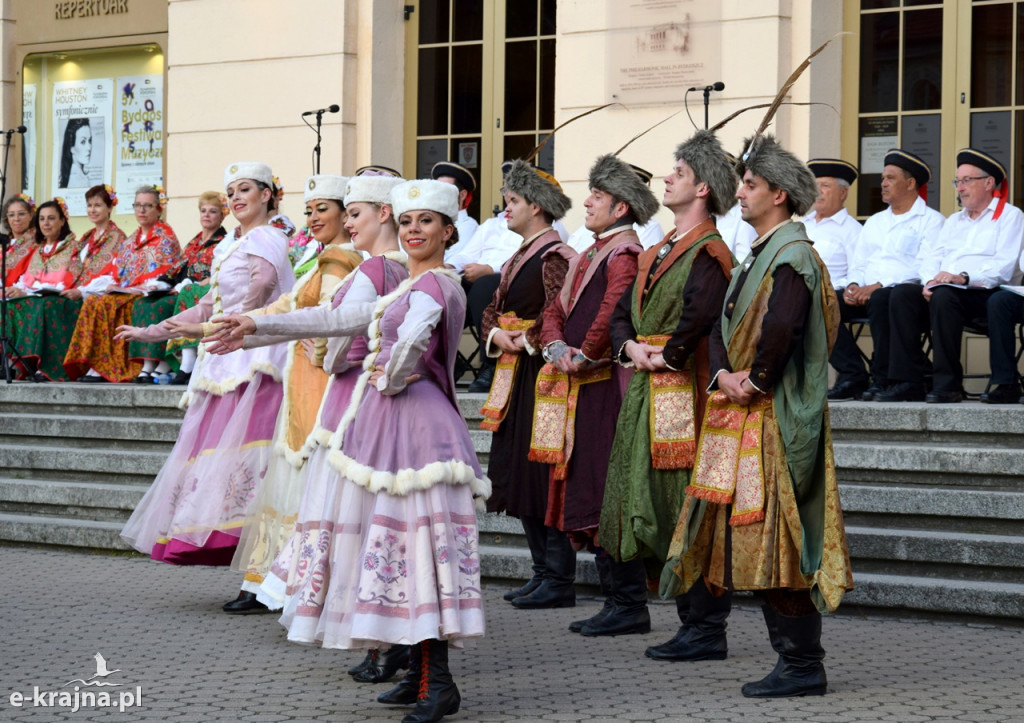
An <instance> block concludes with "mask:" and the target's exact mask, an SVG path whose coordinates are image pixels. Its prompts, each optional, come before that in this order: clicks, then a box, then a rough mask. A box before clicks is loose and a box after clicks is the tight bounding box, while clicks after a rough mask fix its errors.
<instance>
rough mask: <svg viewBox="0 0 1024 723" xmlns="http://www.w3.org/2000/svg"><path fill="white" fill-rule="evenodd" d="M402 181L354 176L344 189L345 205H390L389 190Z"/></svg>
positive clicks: (390, 178) (391, 177)
mask: <svg viewBox="0 0 1024 723" xmlns="http://www.w3.org/2000/svg"><path fill="white" fill-rule="evenodd" d="M403 180H404V179H401V178H395V177H394V176H354V177H352V178H350V179H348V185H347V186H346V187H345V205H346V206H347V205H349V204H350V203H382V204H387V205H390V204H391V189H392V188H394V187H395V186H397V185H398V184H399V183H401V182H402V181H403Z"/></svg>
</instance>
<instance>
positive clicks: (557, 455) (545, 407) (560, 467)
mask: <svg viewBox="0 0 1024 723" xmlns="http://www.w3.org/2000/svg"><path fill="white" fill-rule="evenodd" d="M611 378H612V368H611V366H608V365H605V366H600V367H597V368H596V369H588V370H587V371H582V372H579V373H577V374H573V375H572V376H571V377H570V376H569V375H567V374H563V373H562V372H560V371H558V367H556V366H555V365H554V364H553V363H552V362H548V363H547V364H545V365H544V366H543V367H541V369H540V373H539V374H538V375H537V399H536V403H535V406H534V409H533V433H532V435H531V438H530V453H529V455H528V458H529V459H530V460H531V461H533V462H544V463H546V464H551V465H554V466H555V479H556V480H564V479H565V478H566V477H567V476H568V473H569V459H570V458H571V457H572V449H573V445H574V442H575V438H576V404H577V402H578V401H579V395H580V387H582V386H583V385H584V384H592V383H593V382H603V381H607V380H609V379H611Z"/></svg>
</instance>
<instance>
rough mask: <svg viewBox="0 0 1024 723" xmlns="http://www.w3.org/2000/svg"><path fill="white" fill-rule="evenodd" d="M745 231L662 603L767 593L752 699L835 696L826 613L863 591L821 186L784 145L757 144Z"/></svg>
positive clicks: (744, 170)
mask: <svg viewBox="0 0 1024 723" xmlns="http://www.w3.org/2000/svg"><path fill="white" fill-rule="evenodd" d="M739 170H740V172H741V174H742V180H741V184H740V188H739V190H738V191H737V194H736V197H737V198H738V199H739V203H740V208H741V212H742V215H743V219H744V220H745V221H747V222H748V223H750V224H751V225H752V226H753V227H754V228H755V229H756V230H757V233H758V238H757V240H756V241H755V242H754V244H753V247H752V249H751V255H750V257H748V258H747V259H746V260H745V261H744V264H743V267H742V268H741V269H740V270H739V273H737V274H736V276H735V277H734V278H733V280H732V283H731V284H730V285H729V290H728V291H727V292H726V300H725V307H724V308H723V311H722V316H721V318H720V319H719V320H718V322H717V323H716V325H715V328H714V330H713V332H712V335H711V344H710V359H711V375H712V382H711V387H710V389H711V390H712V391H713V392H714V393H713V394H712V396H711V398H710V399H709V400H708V410H707V415H706V417H705V421H704V426H703V428H702V430H701V437H700V441H699V443H698V450H697V459H696V463H695V468H694V474H693V479H692V481H691V483H690V486H689V487H688V488H687V490H686V494H687V499H686V502H685V503H684V505H683V511H682V513H681V515H680V519H679V525H678V527H677V528H676V532H675V535H674V537H673V540H672V546H671V549H670V551H669V555H670V557H669V560H668V562H667V563H666V566H665V570H664V572H663V574H662V585H661V592H662V595H663V596H666V597H668V596H674V595H676V594H678V593H679V592H680V591H681V590H687V589H690V588H691V586H693V585H695V584H697V583H700V582H701V581H702V579H703V580H705V581H706V583H707V584H708V585H709V587H710V588H711V590H712V592H714V591H717V590H724V589H733V590H757V591H760V593H761V596H762V598H763V604H762V611H763V612H764V618H765V622H766V624H767V626H768V635H769V638H770V639H771V643H772V647H773V648H774V649H775V650H776V651H777V652H778V654H779V660H778V663H777V664H776V666H775V669H774V670H772V672H771V673H769V674H768V675H767V676H766V677H765V678H764V679H762V680H760V681H757V682H754V683H747V684H746V685H744V686H743V688H742V693H743V695H745V696H747V697H758V698H776V697H790V696H802V695H823V694H824V693H825V692H826V688H827V680H826V676H825V668H824V666H823V665H822V662H821V661H822V660H823V658H824V657H825V651H824V650H823V649H822V647H821V613H822V612H825V611H829V612H831V611H832V610H835V608H836V607H837V606H838V605H839V602H840V600H841V599H842V596H843V594H844V593H845V591H846V590H849V589H852V587H853V578H852V575H851V572H850V559H849V551H848V549H847V545H846V533H845V530H844V527H843V516H842V511H841V509H840V505H839V490H838V485H837V482H836V474H835V461H834V458H833V455H832V435H831V428H830V425H829V419H828V404H827V401H826V393H827V389H828V357H829V351H830V349H831V346H832V344H833V342H834V340H835V334H836V328H837V326H838V324H839V315H838V310H837V309H836V300H835V292H834V291H833V289H832V283H831V280H830V279H829V276H828V271H827V270H826V269H825V266H824V264H823V263H822V262H821V259H820V258H819V257H818V255H817V254H816V253H815V252H814V250H813V248H812V246H811V244H810V242H809V240H808V237H807V231H806V229H805V228H804V226H803V224H802V223H799V222H794V221H793V220H792V217H793V215H794V214H796V215H801V216H802V215H803V214H806V213H807V211H808V210H809V209H810V208H811V206H812V204H813V203H814V199H815V197H816V196H817V186H816V183H815V180H814V175H813V174H812V173H811V172H810V170H809V169H808V168H807V166H806V165H804V164H803V163H802V162H801V161H800V160H799V159H797V158H796V157H795V156H794V155H793V154H792V153H790V152H789V151H786V150H785V149H783V148H782V146H780V145H779V143H778V142H777V141H776V140H775V139H774V138H773V137H771V136H767V135H761V136H755V138H754V140H753V141H752V142H750V143H748V144H747V152H746V153H745V154H744V155H743V156H742V160H741V164H740V167H739Z"/></svg>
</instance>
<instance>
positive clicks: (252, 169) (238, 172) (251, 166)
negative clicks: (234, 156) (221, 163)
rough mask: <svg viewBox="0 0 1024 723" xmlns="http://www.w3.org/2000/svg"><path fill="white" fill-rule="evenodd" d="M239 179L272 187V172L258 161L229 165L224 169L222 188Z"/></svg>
mask: <svg viewBox="0 0 1024 723" xmlns="http://www.w3.org/2000/svg"><path fill="white" fill-rule="evenodd" d="M239 178H249V179H252V180H253V181H259V182H260V183H263V184H266V185H267V186H273V185H274V172H273V171H272V170H270V166H268V165H267V164H266V163H260V162H259V161H239V162H238V163H232V164H230V165H229V166H228V167H227V168H225V169H224V188H227V187H228V185H229V184H231V183H234V182H235V181H237V180H238V179H239Z"/></svg>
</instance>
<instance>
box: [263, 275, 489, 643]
mask: <svg viewBox="0 0 1024 723" xmlns="http://www.w3.org/2000/svg"><path fill="white" fill-rule="evenodd" d="M465 305H466V300H465V294H464V293H463V291H462V288H461V286H460V285H459V282H458V281H457V280H456V279H455V278H454V277H453V275H452V274H450V273H448V272H444V271H433V272H427V273H424V274H422V275H420V276H419V277H417V278H416V279H414V280H410V281H406V282H404V283H403V284H402V285H401V286H399V287H398V289H396V290H395V291H394V292H393V293H391V294H389V295H388V296H386V297H384V298H382V299H381V300H380V301H379V302H378V303H377V305H376V308H375V309H374V312H373V321H372V323H370V326H369V335H368V336H369V338H370V345H369V353H368V356H367V359H366V361H365V363H364V366H365V367H366V368H367V369H368V370H372V369H373V367H374V366H383V367H384V368H385V374H384V376H383V377H382V378H381V379H380V380H379V382H378V384H377V386H375V387H374V386H369V385H368V384H367V378H368V377H369V371H365V372H364V373H363V374H361V375H360V378H359V381H358V383H357V384H356V387H355V389H354V390H353V393H352V397H351V400H350V402H349V405H348V408H347V409H346V410H345V413H344V414H343V415H342V417H341V420H340V422H339V425H338V430H337V431H336V433H335V434H334V435H333V436H332V438H331V440H330V442H329V444H328V445H326V446H320V447H318V448H317V450H315V451H314V452H313V454H312V456H311V457H310V459H309V462H308V463H307V469H308V474H309V475H310V478H311V479H313V478H318V477H322V478H323V479H322V481H321V482H318V488H319V489H320V490H321V491H322V492H321V494H320V496H319V498H318V499H317V500H316V504H317V506H318V508H319V509H317V510H316V513H317V514H316V515H314V514H312V513H313V512H314V510H313V509H312V505H310V506H309V508H308V509H305V510H304V511H303V513H302V514H303V516H304V517H305V521H306V522H305V524H307V525H308V534H306V535H305V536H304V539H303V540H302V544H301V546H300V547H299V549H298V550H297V551H296V557H295V559H294V561H293V572H294V575H289V590H288V592H289V595H288V596H287V598H286V602H285V606H284V612H283V614H282V617H281V622H282V623H283V624H284V625H285V626H286V627H287V628H288V638H289V640H293V641H297V642H306V643H312V642H320V643H321V644H322V645H323V647H325V648H373V647H381V646H384V645H389V644H395V643H407V644H409V643H416V642H419V641H422V640H427V639H442V640H448V641H449V642H450V643H451V644H453V645H456V646H459V645H461V644H462V641H463V640H465V639H467V638H474V637H480V636H482V635H483V632H484V619H483V606H482V597H481V590H480V557H479V543H478V534H477V521H476V510H477V507H478V506H480V507H482V502H483V500H484V499H485V498H486V497H487V495H488V494H489V493H490V481H489V480H488V479H487V478H486V477H485V476H484V475H483V473H482V472H481V470H480V465H479V463H478V461H477V458H476V453H475V451H474V449H473V443H472V440H471V439H470V436H469V430H468V429H467V428H466V424H465V422H464V421H463V419H462V417H461V415H460V413H459V410H458V406H457V403H456V398H455V391H454V390H455V385H454V380H453V378H452V372H453V369H454V363H455V354H456V351H457V344H458V340H459V338H460V336H461V333H462V324H463V319H464V318H465ZM414 374H416V375H420V379H419V380H418V381H416V382H414V383H412V384H408V385H407V384H406V378H407V377H409V376H410V375H414ZM474 498H476V502H475V501H474Z"/></svg>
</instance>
